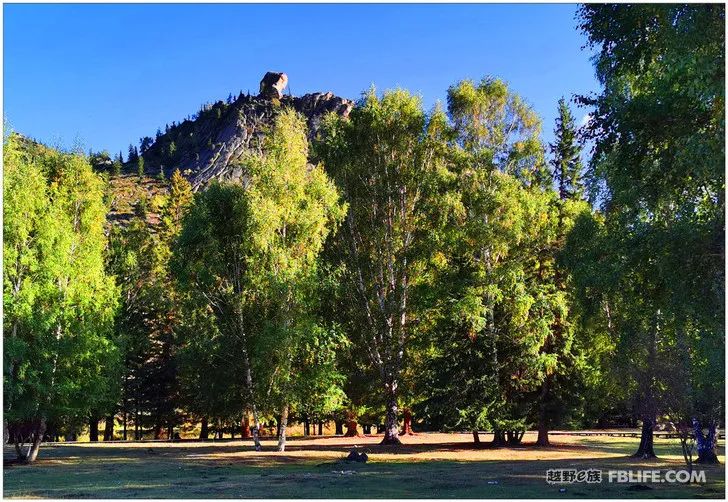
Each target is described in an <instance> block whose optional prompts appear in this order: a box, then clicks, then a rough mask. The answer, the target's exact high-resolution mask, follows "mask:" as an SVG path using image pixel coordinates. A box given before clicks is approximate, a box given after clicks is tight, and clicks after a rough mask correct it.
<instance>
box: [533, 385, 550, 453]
mask: <svg viewBox="0 0 728 502" xmlns="http://www.w3.org/2000/svg"><path fill="white" fill-rule="evenodd" d="M548 393H549V377H548V376H547V377H546V378H544V380H543V383H542V384H541V399H540V401H541V402H540V403H539V406H538V438H537V439H536V446H549V426H548V417H547V416H546V412H547V410H546V399H547V397H548Z"/></svg>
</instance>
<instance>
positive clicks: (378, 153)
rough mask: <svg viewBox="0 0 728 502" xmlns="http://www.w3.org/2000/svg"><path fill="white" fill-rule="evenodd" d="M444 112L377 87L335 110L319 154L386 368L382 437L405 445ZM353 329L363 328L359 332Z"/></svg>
mask: <svg viewBox="0 0 728 502" xmlns="http://www.w3.org/2000/svg"><path fill="white" fill-rule="evenodd" d="M443 122H444V117H443V114H442V113H441V112H435V113H433V115H432V116H428V115H427V114H426V113H425V112H424V111H423V110H422V104H421V102H420V99H419V98H417V97H414V96H411V95H410V94H408V93H407V92H405V91H401V90H397V91H391V92H385V93H384V95H383V96H382V97H381V98H380V97H378V96H377V95H376V94H375V93H374V91H373V90H372V91H370V92H369V93H368V94H366V96H365V97H364V99H363V100H362V101H361V102H360V103H359V104H358V106H357V107H356V108H355V109H354V110H353V111H352V113H351V115H350V117H349V119H348V120H345V119H342V118H339V117H337V116H334V115H331V116H329V117H328V119H327V121H326V123H325V124H324V128H323V134H322V141H321V143H320V144H319V148H318V150H319V151H318V155H320V156H321V158H322V159H323V162H324V165H325V166H326V169H327V172H329V173H330V174H331V176H332V177H333V179H334V180H335V182H336V184H337V186H338V187H339V189H340V190H341V192H342V194H343V197H344V200H345V201H346V202H347V203H348V204H349V211H348V213H347V216H346V220H345V222H344V229H343V230H342V231H341V232H339V233H338V234H337V242H338V243H337V245H336V249H337V251H336V253H334V254H335V255H336V257H337V258H336V259H337V261H338V263H340V264H341V265H342V266H344V267H345V272H346V273H345V276H344V281H345V284H346V288H347V293H346V297H347V300H348V304H349V305H350V308H349V309H348V310H347V314H348V315H349V316H350V319H349V320H348V321H344V323H345V324H348V325H350V326H353V327H355V328H354V330H353V332H352V333H351V335H352V336H356V335H360V338H359V339H358V340H357V341H358V342H359V347H361V350H362V351H364V353H366V354H368V356H369V360H370V362H371V364H372V365H373V367H374V368H375V369H376V371H377V373H378V374H379V379H380V385H381V386H382V390H383V401H385V402H386V421H385V422H386V423H385V435H384V439H383V443H384V444H399V443H400V440H399V431H398V423H397V420H398V399H399V395H400V392H399V387H400V383H401V382H400V379H401V377H402V365H403V361H404V352H405V351H406V350H407V346H408V342H409V339H410V335H411V331H412V330H411V328H410V324H411V323H412V322H415V320H416V318H417V315H418V314H417V310H418V309H417V308H415V307H416V306H417V300H416V299H415V298H413V290H414V289H415V288H417V287H418V286H419V285H420V284H422V283H423V282H424V281H426V280H427V278H428V276H427V268H428V259H429V256H430V255H431V254H432V251H431V250H432V249H433V247H434V246H433V244H432V243H433V242H434V240H435V239H434V237H435V234H436V230H437V229H438V225H439V224H440V222H441V220H442V218H441V216H440V214H439V210H438V209H439V208H438V205H439V204H442V203H444V201H446V199H443V198H441V197H439V196H440V195H441V194H440V189H441V187H442V185H443V183H442V179H443V178H446V177H447V176H449V173H448V172H447V170H446V169H445V166H444V163H443V162H442V159H441V153H440V152H441V149H440V148H439V146H440V145H441V143H442V141H441V138H440V133H441V131H442V124H443ZM355 334H356V335H355Z"/></svg>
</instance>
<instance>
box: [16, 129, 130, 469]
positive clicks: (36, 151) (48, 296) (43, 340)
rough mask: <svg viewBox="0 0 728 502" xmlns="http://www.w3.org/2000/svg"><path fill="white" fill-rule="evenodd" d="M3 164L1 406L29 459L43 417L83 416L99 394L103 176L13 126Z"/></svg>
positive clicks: (105, 378) (104, 380)
mask: <svg viewBox="0 0 728 502" xmlns="http://www.w3.org/2000/svg"><path fill="white" fill-rule="evenodd" d="M31 149H32V150H33V151H32V152H31V151H30V150H31ZM4 166H5V183H4V192H3V193H4V224H3V225H4V226H3V230H4V235H5V239H4V247H3V251H4V256H5V260H4V264H3V272H4V274H3V275H4V309H5V319H4V327H3V330H4V341H5V351H4V369H5V372H4V385H5V410H4V411H5V418H6V420H8V422H9V424H10V426H11V431H12V434H11V435H12V436H13V440H14V442H15V445H16V450H17V453H18V457H19V459H20V460H22V461H25V462H33V461H34V460H35V459H36V457H37V455H38V450H39V447H40V441H41V439H42V437H43V434H44V432H45V429H46V424H47V422H49V421H54V422H58V421H62V420H69V419H83V418H85V417H87V416H88V414H89V412H90V410H91V409H94V408H95V407H96V406H97V405H98V404H99V403H100V402H101V401H104V400H106V399H107V397H108V394H109V392H110V389H111V387H112V386H113V383H112V382H113V380H114V375H112V371H111V370H112V369H113V368H114V367H115V360H116V358H117V356H118V351H117V347H116V346H115V343H114V339H113V334H112V331H111V327H112V322H113V318H114V314H115V310H116V305H117V294H118V290H117V288H116V286H115V285H114V281H113V279H112V278H111V277H110V276H108V275H107V274H106V273H105V270H104V249H105V246H106V237H105V234H104V223H105V213H106V210H105V206H104V204H103V182H102V181H101V179H100V178H99V177H98V176H97V175H96V174H94V173H93V170H92V168H91V166H90V165H89V164H88V161H87V160H86V158H85V157H84V156H82V155H78V154H65V153H59V152H56V151H53V150H51V149H47V148H45V147H42V146H40V145H30V144H29V143H25V145H23V144H22V141H21V138H20V137H19V136H17V135H15V134H12V135H10V136H9V137H8V139H7V140H6V144H5V154H4ZM27 440H30V441H31V444H30V446H29V447H28V448H27V450H26V449H24V443H25V441H27Z"/></svg>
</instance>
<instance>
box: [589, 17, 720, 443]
mask: <svg viewBox="0 0 728 502" xmlns="http://www.w3.org/2000/svg"><path fill="white" fill-rule="evenodd" d="M579 19H580V27H581V29H582V30H583V31H584V32H585V33H586V35H587V37H588V43H589V45H590V46H591V47H592V48H594V49H596V51H597V54H596V56H595V60H594V61H595V69H596V72H597V77H598V78H599V80H600V82H601V83H602V84H603V86H604V89H603V91H602V92H601V93H600V94H599V95H597V96H595V97H593V98H582V99H581V101H582V103H584V104H586V105H588V106H590V107H591V116H592V119H591V121H590V123H589V126H588V132H589V135H590V137H591V139H593V140H594V142H595V150H594V155H593V157H592V161H591V163H590V166H589V172H588V177H589V180H590V185H591V187H590V188H591V193H592V197H593V198H594V200H598V201H600V202H601V207H602V209H603V211H604V221H603V223H602V224H601V225H599V224H597V223H594V222H588V221H585V222H584V224H583V225H582V226H581V227H580V228H579V234H576V235H575V239H576V237H577V236H578V237H579V239H578V240H575V249H576V250H578V251H579V252H580V253H581V255H585V256H592V257H594V258H595V259H596V260H598V263H612V264H613V266H611V267H606V269H605V270H604V271H603V272H604V273H607V274H608V275H606V276H604V277H594V276H592V275H590V274H586V273H581V272H580V277H582V278H583V279H584V284H591V291H592V292H593V295H596V294H597V292H599V293H601V295H602V296H601V297H600V301H601V302H602V303H603V304H606V305H609V310H608V312H609V317H610V324H611V325H612V326H616V329H615V331H614V336H615V337H617V339H618V350H619V351H620V354H621V358H623V359H624V360H625V361H627V362H628V363H629V366H630V367H631V369H632V371H631V372H630V373H631V375H632V376H633V381H634V384H635V385H634V392H633V395H634V397H635V399H636V400H637V404H638V407H639V410H640V416H641V419H642V440H641V443H640V447H639V449H638V451H637V453H636V455H637V456H639V457H645V458H648V457H653V456H654V450H653V446H652V444H653V443H652V438H653V428H654V423H655V420H656V416H657V414H658V413H660V412H666V411H669V408H670V407H671V404H670V401H671V399H669V398H670V396H669V395H667V393H666V392H665V388H666V386H667V383H666V382H667V381H666V377H667V376H670V375H672V374H674V373H675V372H676V371H677V370H678V367H677V366H676V364H677V362H676V361H683V362H684V363H685V365H686V369H685V371H686V379H684V380H685V381H687V382H688V383H689V384H690V385H689V386H687V387H685V388H683V390H684V392H685V393H686V394H684V395H685V396H691V397H689V399H685V400H683V399H681V400H680V401H683V402H685V401H692V403H693V405H694V406H695V408H694V410H695V413H696V414H698V415H699V416H700V418H701V419H703V420H704V421H705V422H706V423H707V424H708V426H709V428H711V429H713V430H714V428H715V424H716V423H717V422H719V421H720V420H721V419H722V417H723V416H724V410H723V403H722V400H721V399H720V398H719V397H717V396H718V394H719V392H716V390H717V389H719V388H722V387H723V385H724V380H725V375H724V363H723V362H722V357H723V356H722V354H723V352H724V350H723V348H722V347H723V346H724V344H725V342H724V336H723V333H724V319H723V305H724V297H725V292H724V285H723V283H724V273H723V266H724V256H725V250H724V246H723V242H724V209H725V198H724V186H725V185H724V184H725V179H724V171H723V167H724V162H725V145H724V141H723V137H724V134H725V132H724V131H725V124H724V107H725V74H724V61H725V37H724V24H725V21H724V19H725V10H724V6H722V5H677V4H676V5H657V4H655V5H585V6H583V7H581V9H580V11H579ZM584 235H592V236H593V237H594V239H593V240H592V245H591V246H590V245H589V244H590V242H589V241H587V240H586V239H585V238H584V237H583V236H584ZM600 237H603V238H600ZM597 243H600V244H602V245H603V247H602V248H601V251H600V252H597V251H596V250H594V249H593V247H592V246H594V245H596V244H597ZM577 244H579V245H578V246H577ZM585 267H589V264H588V263H582V264H581V265H579V264H575V269H576V270H583V269H584V268H585ZM596 286H599V288H596ZM709 347H710V348H709ZM675 351H677V352H679V353H681V354H682V356H681V357H668V356H669V354H671V353H672V352H675ZM709 361H710V362H711V364H710V366H711V368H712V369H713V371H711V372H710V376H708V374H707V373H706V372H704V371H703V370H702V369H701V366H700V365H701V364H705V363H707V362H709ZM669 380H670V381H672V379H669ZM698 388H699V389H700V390H699V391H698V394H700V395H702V396H703V397H702V398H700V399H697V396H696V395H695V394H692V393H693V392H695V391H697V389H698ZM709 389H712V390H709ZM677 391H678V389H677V388H675V389H674V391H673V394H677V393H678V392H677ZM708 396H712V397H708ZM713 436H714V434H713ZM714 447H715V444H714V443H713V444H710V445H708V446H707V450H710V451H711V452H714ZM703 451H706V449H703ZM706 455H708V456H709V457H711V458H713V457H715V455H714V453H713V454H712V455H711V454H710V453H706ZM706 458H707V457H706Z"/></svg>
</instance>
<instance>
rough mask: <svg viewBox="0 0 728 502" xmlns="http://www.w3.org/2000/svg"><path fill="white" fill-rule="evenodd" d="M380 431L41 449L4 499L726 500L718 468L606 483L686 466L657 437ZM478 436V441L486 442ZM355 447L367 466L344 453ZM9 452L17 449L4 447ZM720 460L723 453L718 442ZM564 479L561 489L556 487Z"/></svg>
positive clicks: (13, 476) (19, 470) (9, 481)
mask: <svg viewBox="0 0 728 502" xmlns="http://www.w3.org/2000/svg"><path fill="white" fill-rule="evenodd" d="M380 439H381V438H380V437H376V436H368V437H359V438H341V437H323V438H318V439H303V438H301V439H295V438H294V439H292V440H290V441H289V448H288V450H289V451H286V452H285V453H277V452H274V451H272V450H273V449H274V442H273V441H266V442H265V443H264V449H265V450H267V451H263V452H260V453H256V452H255V451H252V443H251V442H249V441H229V440H228V441H225V440H223V441H215V442H212V441H209V442H205V443H191V442H182V443H126V444H120V443H111V444H103V443H95V444H91V443H76V444H72V445H71V444H69V445H62V444H59V445H56V446H50V445H48V446H44V447H43V448H42V449H41V455H40V457H39V460H38V462H37V463H36V464H35V465H32V466H11V465H6V466H5V467H4V469H3V481H4V486H3V495H4V496H5V497H23V498H32V497H53V498H65V497H72V498H129V497H138V498H281V497H283V498H383V497H386V498H589V497H599V498H665V497H667V498H684V497H695V498H723V497H724V494H725V470H724V466H723V465H720V466H710V467H707V468H705V470H706V473H707V483H705V484H692V485H678V484H659V483H644V484H634V483H632V484H630V483H626V484H618V483H609V482H608V481H607V479H606V472H604V471H606V470H609V469H629V470H638V469H650V470H652V469H660V470H667V469H682V468H683V467H684V464H683V462H682V457H681V455H680V447H679V444H678V442H677V440H674V439H673V440H666V439H657V440H656V451H657V454H658V455H659V457H660V458H659V459H658V460H656V461H651V462H644V461H635V460H634V459H631V458H628V456H627V455H629V454H630V453H632V452H634V450H635V449H636V447H637V443H638V439H631V438H629V439H627V438H610V437H575V436H553V437H552V440H553V442H554V445H553V446H552V447H550V448H537V447H535V446H533V442H534V441H535V435H532V434H530V433H529V434H527V435H526V437H525V438H524V441H525V444H524V445H523V446H521V447H517V448H498V449H492V448H481V449H476V448H474V447H473V445H472V437H471V436H470V435H469V434H439V433H438V434H434V433H433V434H418V435H416V436H410V437H406V438H404V441H405V443H406V444H405V446H403V447H401V448H399V449H395V448H392V447H381V446H379V445H378V444H377V442H378V441H379V440H380ZM488 439H489V438H488V437H483V440H484V441H485V440H488ZM353 447H357V449H359V450H360V451H365V452H367V453H368V454H369V459H370V460H369V462H368V463H366V464H356V463H347V462H344V461H343V458H344V457H345V455H346V454H347V453H348V451H349V450H350V449H351V448H353ZM4 453H5V459H9V458H12V456H13V453H14V452H13V451H12V449H11V448H9V447H6V450H5V452H4ZM720 455H721V457H720V460H721V462H722V463H724V461H725V445H724V444H723V442H721V447H720ZM560 468H566V469H568V468H577V469H588V468H595V469H601V470H602V471H603V477H604V481H603V482H602V483H601V484H572V485H562V486H555V485H549V484H547V483H546V482H545V474H546V470H547V469H560ZM559 488H562V489H563V488H566V490H565V491H560V490H559Z"/></svg>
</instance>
